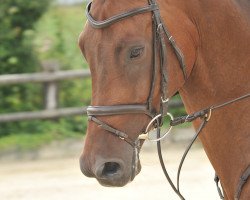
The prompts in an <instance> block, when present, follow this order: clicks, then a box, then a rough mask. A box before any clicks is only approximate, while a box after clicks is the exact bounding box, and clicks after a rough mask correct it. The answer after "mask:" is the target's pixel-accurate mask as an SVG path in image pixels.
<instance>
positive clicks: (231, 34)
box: [180, 0, 250, 199]
mask: <svg viewBox="0 0 250 200" xmlns="http://www.w3.org/2000/svg"><path fill="white" fill-rule="evenodd" d="M191 2H192V3H196V4H195V5H192V3H191ZM188 4H189V5H188ZM188 4H187V6H189V7H188V9H189V8H190V10H189V17H190V18H192V21H193V22H194V24H195V26H196V28H197V32H198V35H199V39H198V40H199V45H198V47H197V51H196V61H195V65H194V66H193V69H192V72H191V75H190V76H189V78H188V80H187V81H186V83H185V85H184V86H183V87H182V88H181V90H180V94H181V96H182V98H183V101H184V104H185V107H186V109H187V111H188V112H189V113H192V112H195V111H197V110H200V109H203V108H206V107H208V106H211V105H216V104H219V103H223V102H226V101H228V100H231V99H233V98H236V97H239V96H242V95H244V94H247V93H249V92H250V84H249V74H250V57H249V55H250V45H249V38H250V23H249V14H248V15H247V14H243V13H245V12H243V11H242V10H241V8H240V7H239V6H236V5H235V4H234V3H232V1H225V0H221V1H217V0H203V1H196V0H192V1H188ZM248 5H249V4H248ZM190 15H191V16H190ZM249 118H250V107H249V99H247V100H244V101H242V102H239V103H237V104H234V105H231V106H229V107H225V108H223V109H221V110H218V111H214V112H213V113H212V118H211V120H210V121H209V123H208V125H207V126H206V128H205V129H204V131H203V132H202V134H201V136H200V139H201V141H202V143H203V146H204V149H205V151H206V153H207V155H208V157H209V159H210V161H211V163H212V165H213V167H214V168H215V170H216V172H217V173H218V174H219V177H220V178H221V181H222V185H223V188H224V190H225V195H226V199H233V195H234V193H235V190H236V187H237V184H238V180H239V177H240V176H241V174H242V171H243V170H244V169H245V168H246V167H247V165H249V163H250V154H249V146H250V140H246V138H250V134H249V129H250V123H249ZM199 124H200V121H196V122H195V123H194V126H195V127H196V128H197V127H198V126H199ZM228 166H230V167H228ZM245 187H246V190H248V191H250V184H249V181H248V184H247V186H245ZM242 195H244V196H245V197H247V198H248V197H249V195H250V194H249V193H248V194H246V193H244V194H242ZM247 198H242V199H247Z"/></svg>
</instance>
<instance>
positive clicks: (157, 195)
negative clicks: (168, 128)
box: [0, 129, 219, 200]
mask: <svg viewBox="0 0 250 200" xmlns="http://www.w3.org/2000/svg"><path fill="white" fill-rule="evenodd" d="M174 134H175V136H176V137H174V138H168V142H165V143H164V145H163V146H164V151H163V152H164V153H163V154H164V158H165V162H166V166H167V168H168V170H169V172H170V174H171V176H172V177H174V178H175V174H176V170H177V168H178V164H179V160H180V157H181V155H182V153H183V151H184V149H185V145H187V140H186V139H187V138H189V137H190V135H192V134H193V131H192V130H190V129H181V131H180V130H177V131H175V133H174ZM183 136H184V138H182V137H183ZM82 144H83V143H82V141H67V142H64V143H54V144H51V145H50V146H48V147H47V148H45V149H41V150H40V151H38V152H32V153H30V154H29V155H28V156H27V155H26V156H23V157H20V156H21V154H19V155H14V156H13V155H9V156H7V157H3V158H0V199H1V200H71V199H74V200H95V199H102V200H110V199H119V200H127V199H132V200H135V199H136V200H149V199H150V200H151V199H154V200H178V199H179V198H178V197H177V196H176V195H175V194H174V192H173V191H172V190H171V188H170V186H169V184H168V182H167V180H166V179H165V178H164V175H163V172H162V170H161V168H160V164H159V161H158V157H157V153H156V145H155V144H154V143H151V142H147V143H146V144H145V145H144V147H143V149H142V152H141V162H142V171H141V173H140V174H139V175H138V176H137V177H136V178H135V180H134V181H133V182H132V183H130V184H128V185H127V186H125V187H123V188H105V187H102V186H100V185H99V184H98V183H97V181H96V180H94V179H90V178H87V177H84V176H83V175H82V174H81V172H80V169H79V164H78V157H79V154H80V152H81V149H82ZM16 158H19V159H16ZM31 158H32V159H33V160H30V159H31ZM38 158H39V159H38ZM213 177H214V170H213V168H212V167H211V165H210V163H209V161H208V159H207V157H206V155H205V153H204V151H203V149H202V147H201V145H200V143H196V144H195V146H194V147H193V148H192V150H191V152H190V154H189V155H188V157H187V160H186V162H185V163H184V166H183V171H182V174H181V185H180V187H181V191H182V194H183V195H184V196H185V198H186V199H187V200H201V199H202V200H216V199H219V197H218V194H217V190H216V187H215V184H214V182H213Z"/></svg>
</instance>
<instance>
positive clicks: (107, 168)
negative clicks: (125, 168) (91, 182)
mask: <svg viewBox="0 0 250 200" xmlns="http://www.w3.org/2000/svg"><path fill="white" fill-rule="evenodd" d="M120 170H121V166H120V164H119V163H116V162H106V163H105V164H104V167H103V170H102V175H103V176H113V175H115V174H117V173H118V172H119V171H120Z"/></svg>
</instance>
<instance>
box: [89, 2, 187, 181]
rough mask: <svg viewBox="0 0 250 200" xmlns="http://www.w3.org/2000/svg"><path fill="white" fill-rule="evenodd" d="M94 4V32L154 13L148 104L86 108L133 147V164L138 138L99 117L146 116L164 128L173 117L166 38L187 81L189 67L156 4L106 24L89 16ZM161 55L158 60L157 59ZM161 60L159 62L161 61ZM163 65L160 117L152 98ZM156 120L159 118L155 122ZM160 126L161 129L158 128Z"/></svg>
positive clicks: (96, 120) (91, 117) (118, 17)
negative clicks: (157, 76) (128, 19)
mask: <svg viewBox="0 0 250 200" xmlns="http://www.w3.org/2000/svg"><path fill="white" fill-rule="evenodd" d="M91 5H92V2H90V3H89V4H88V5H87V9H86V15H87V19H88V22H89V23H90V25H91V26H92V27H93V28H95V29H103V28H107V27H109V26H111V25H113V24H114V23H117V22H119V21H121V20H124V19H127V18H129V17H132V16H135V15H140V14H143V13H148V12H152V15H153V16H152V27H153V30H152V32H153V44H152V46H153V60H152V78H151V86H150V92H149V95H148V98H147V102H145V104H126V105H110V106H89V107H88V108H87V115H88V119H89V121H93V122H95V123H96V124H98V125H99V126H100V127H101V128H103V129H104V130H106V131H108V132H110V133H113V134H114V135H115V136H118V137H119V138H121V139H122V140H124V141H125V142H127V143H128V144H130V145H131V146H132V147H133V149H134V155H133V158H132V160H133V161H135V160H136V159H135V157H136V158H137V157H138V155H136V154H138V150H139V148H140V147H139V137H138V138H137V139H135V140H133V139H131V138H130V137H129V136H128V134H126V133H125V132H123V131H120V130H117V129H115V128H114V127H112V126H110V125H108V124H106V123H104V122H103V121H101V120H99V119H98V118H97V117H98V116H111V115H124V114H145V115H147V116H149V117H150V118H152V119H153V120H154V121H155V125H156V126H158V127H159V125H160V124H161V122H160V121H161V118H163V117H165V116H166V115H170V114H169V113H167V107H168V98H167V82H168V77H167V73H166V51H167V50H166V45H165V35H166V36H167V38H168V40H169V41H170V44H171V45H172V47H173V49H174V52H175V53H176V56H177V58H178V60H179V61H180V66H181V69H182V71H183V75H184V77H185V78H187V74H186V65H185V60H184V56H183V54H182V52H181V51H180V49H179V48H178V46H177V45H176V43H175V40H174V39H173V37H172V36H171V34H170V33H169V31H168V30H167V28H166V26H165V25H164V24H163V22H162V19H161V16H160V12H159V7H158V5H157V3H156V1H155V0H149V1H148V5H147V6H144V7H140V8H135V9H132V10H130V11H127V12H124V13H122V14H119V15H115V16H113V17H110V18H109V19H106V20H104V21H96V20H95V19H94V18H93V17H92V16H91V14H90V10H91ZM158 52H159V56H158ZM158 58H159V59H160V60H159V61H158ZM159 62H160V74H161V81H160V82H161V99H160V100H159V102H160V111H159V113H157V112H156V109H155V108H154V107H153V105H152V101H153V96H154V89H155V82H156V75H157V71H158V68H157V65H158V63H159ZM155 116H158V117H157V118H155ZM157 124H158V125H157ZM145 134H147V133H143V138H145ZM132 165H133V166H132V168H133V170H132V174H133V175H132V176H131V177H132V178H131V179H133V178H134V176H135V170H136V165H137V163H135V162H133V164H132Z"/></svg>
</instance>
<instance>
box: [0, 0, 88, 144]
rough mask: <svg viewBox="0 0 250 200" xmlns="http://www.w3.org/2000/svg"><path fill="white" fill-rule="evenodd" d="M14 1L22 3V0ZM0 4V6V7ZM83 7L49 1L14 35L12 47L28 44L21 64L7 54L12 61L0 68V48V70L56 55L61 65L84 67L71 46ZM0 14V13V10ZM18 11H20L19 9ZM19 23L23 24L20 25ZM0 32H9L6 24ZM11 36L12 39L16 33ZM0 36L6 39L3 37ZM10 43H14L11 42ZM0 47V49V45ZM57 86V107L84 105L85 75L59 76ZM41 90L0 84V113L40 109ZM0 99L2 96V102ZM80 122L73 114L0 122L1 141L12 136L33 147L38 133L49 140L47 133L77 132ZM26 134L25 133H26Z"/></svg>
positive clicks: (27, 68) (31, 67) (35, 64)
mask: <svg viewBox="0 0 250 200" xmlns="http://www.w3.org/2000/svg"><path fill="white" fill-rule="evenodd" d="M19 2H23V3H25V2H26V1H19ZM29 3H30V4H32V2H29ZM38 3H39V2H38ZM40 3H41V4H43V3H44V2H43V1H41V2H40ZM8 5H9V4H8ZM1 6H2V5H1ZM21 7H23V6H21ZM28 7H29V6H28ZM5 8H6V6H5ZM41 8H42V9H43V10H45V7H43V6H41ZM0 9H3V7H1V8H0ZM27 9H28V8H27ZM13 10H14V9H13ZM83 11H84V8H83V7H82V6H79V5H77V6H67V7H64V6H57V5H53V6H51V7H50V8H49V9H48V11H47V12H46V13H45V14H44V15H43V16H42V17H41V18H40V19H39V20H38V21H37V22H36V23H33V24H32V25H31V26H30V27H29V28H28V30H29V31H26V33H25V34H22V35H23V38H22V39H18V42H19V47H18V48H17V50H18V51H23V49H24V48H26V46H23V45H21V44H25V45H27V46H28V47H29V48H30V49H32V52H29V58H30V59H29V58H27V57H26V58H25V60H27V62H26V63H23V62H19V60H20V59H13V60H12V63H15V62H16V63H15V65H14V64H13V65H9V64H8V63H7V62H6V60H5V65H6V66H7V65H8V67H6V68H3V67H2V66H3V64H2V63H1V62H3V61H4V59H3V58H4V57H3V54H2V53H0V56H1V62H0V74H9V73H23V72H35V71H38V70H39V69H40V65H39V62H42V61H44V60H51V59H52V60H57V61H58V62H59V63H60V67H61V70H65V69H81V68H83V67H85V68H86V67H87V64H86V62H84V60H83V58H82V55H81V52H80V50H79V47H78V45H77V40H78V35H79V34H80V32H81V31H82V29H83V25H84V23H85V18H84V14H83ZM15 12H16V11H15ZM15 12H14V13H15ZM28 13H29V12H28ZM1 14H2V12H1V13H0V15H1ZM33 14H34V13H32V15H33ZM5 15H6V18H7V17H9V16H8V15H7V14H5ZM5 15H4V16H5ZM23 15H25V14H24V13H23ZM62 16H63V17H62ZM31 17H32V18H33V19H35V18H36V17H35V14H34V16H31ZM37 19H38V18H37ZM24 21H25V20H24ZM27 21H28V20H27ZM34 21H35V20H34ZM72 22H73V23H72ZM0 23H1V22H0ZM29 24H30V23H29ZM25 27H27V26H26V25H25ZM0 31H2V29H0ZM4 31H5V32H6V33H8V34H9V33H10V32H11V31H10V29H5V30H4ZM2 33H3V32H1V33H0V34H1V36H4V34H2ZM2 38H3V37H1V40H2ZM12 39H13V40H15V39H16V38H12ZM4 40H5V41H7V39H5V38H4ZM22 41H23V42H22ZM13 43H17V42H15V41H14V42H13ZM0 48H1V47H0ZM0 52H2V51H1V50H0ZM15 52H16V49H15V48H13V47H12V48H10V55H12V56H13V55H14V53H15ZM17 60H18V62H17ZM6 63H7V64H6ZM15 68H16V69H15ZM58 85H59V94H58V100H59V105H58V107H71V106H72V107H75V106H83V105H87V104H89V102H90V96H91V81H90V79H86V80H83V79H82V80H74V81H72V80H70V81H64V82H59V83H58ZM42 92H43V85H42V84H22V85H14V86H8V87H0V113H9V112H18V111H31V110H32V111H33V110H41V109H43V93H42ZM3 99H4V101H2V100H3ZM86 123H87V122H86V118H84V117H82V116H78V117H68V118H63V119H58V120H54V121H53V120H52V121H49V120H48V121H44V120H43V121H39V120H33V121H29V122H14V123H13V122H12V123H5V124H0V137H1V139H0V141H5V142H3V143H8V144H10V143H11V142H10V141H12V140H13V142H12V143H11V144H12V145H15V143H16V142H15V141H17V140H19V142H20V145H21V146H22V144H23V147H24V148H26V146H27V148H29V145H28V144H29V143H33V144H34V145H35V146H38V143H39V138H41V139H40V143H41V144H42V143H46V142H44V141H46V140H47V141H50V138H54V139H59V138H64V137H71V136H73V135H79V133H81V134H82V133H84V131H85V129H86ZM17 134H18V135H17ZM49 134H51V135H52V137H48V135H49ZM7 135H9V136H7ZM27 135H30V137H28V136H27ZM3 136H5V137H3ZM26 136H27V137H26ZM8 138H10V139H8ZM11 138H12V139H11ZM13 138H16V139H13ZM21 138H22V139H21ZM33 140H34V141H33ZM6 141H9V142H6ZM1 145H2V147H3V146H4V145H3V144H0V146H1ZM30 145H31V144H30ZM31 146H32V145H31ZM0 148H1V147H0ZM3 148H4V147H3Z"/></svg>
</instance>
